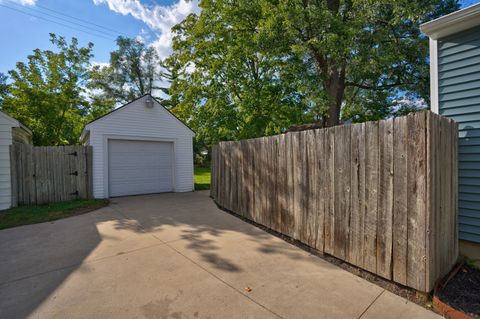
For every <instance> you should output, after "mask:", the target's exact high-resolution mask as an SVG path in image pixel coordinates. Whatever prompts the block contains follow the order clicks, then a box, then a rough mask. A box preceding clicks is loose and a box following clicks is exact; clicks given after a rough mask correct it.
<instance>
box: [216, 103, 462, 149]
mask: <svg viewBox="0 0 480 319" xmlns="http://www.w3.org/2000/svg"><path fill="white" fill-rule="evenodd" d="M422 112H425V113H428V114H430V116H431V117H432V118H433V119H434V120H440V119H442V120H444V121H447V122H448V123H449V124H453V123H455V121H454V120H453V119H451V118H447V117H443V116H441V115H439V114H437V113H434V112H432V111H430V110H425V111H417V112H411V113H409V114H407V115H402V116H397V117H391V118H388V119H382V120H377V121H366V122H362V123H344V124H339V125H336V126H331V127H324V128H315V129H306V130H303V131H294V132H284V133H280V134H275V135H268V136H260V137H253V138H247V139H242V140H233V141H219V142H218V143H219V144H229V143H237V142H240V141H247V142H249V141H258V140H262V139H264V138H270V137H272V138H273V137H278V136H282V135H296V134H301V133H304V132H310V131H314V132H328V131H332V130H335V128H338V127H345V126H349V127H351V128H352V129H353V127H356V126H362V125H363V126H365V125H368V124H370V123H374V124H375V125H377V124H378V125H383V123H390V122H394V120H395V119H401V118H411V117H413V116H415V114H418V113H422Z"/></svg>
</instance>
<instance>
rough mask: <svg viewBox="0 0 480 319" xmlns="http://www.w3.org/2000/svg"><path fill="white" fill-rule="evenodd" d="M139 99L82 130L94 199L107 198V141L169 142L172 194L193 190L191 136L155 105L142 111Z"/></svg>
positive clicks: (142, 103) (169, 115) (187, 130)
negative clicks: (90, 156) (88, 153)
mask: <svg viewBox="0 0 480 319" xmlns="http://www.w3.org/2000/svg"><path fill="white" fill-rule="evenodd" d="M144 99H145V97H143V98H140V99H138V100H136V101H134V102H132V103H130V104H128V105H126V106H124V107H122V108H121V109H119V110H117V111H114V112H112V113H111V114H109V115H107V116H105V117H103V118H100V119H98V120H97V121H95V122H93V123H90V124H89V125H87V126H86V127H85V129H86V130H89V131H90V135H89V138H88V140H87V141H85V144H89V145H91V146H92V147H93V193H94V196H95V197H96V198H106V197H108V196H109V194H108V176H107V172H106V171H108V167H107V161H108V155H107V153H108V151H107V150H108V141H107V138H111V139H114V138H118V139H133V140H135V139H139V140H142V139H143V140H161V139H165V140H171V141H173V142H174V156H175V158H174V162H175V163H174V190H175V191H176V192H188V191H192V190H193V145H192V143H193V136H194V133H193V132H192V131H191V130H190V129H189V128H187V127H186V126H185V125H184V124H183V123H181V122H180V121H179V120H178V119H177V118H175V117H174V116H173V115H172V114H170V112H168V111H167V110H165V109H164V108H163V107H162V106H160V105H159V104H158V103H157V102H156V101H155V102H154V105H155V106H154V107H153V108H146V107H145V105H144Z"/></svg>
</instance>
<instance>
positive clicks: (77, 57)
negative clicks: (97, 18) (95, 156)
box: [0, 34, 111, 145]
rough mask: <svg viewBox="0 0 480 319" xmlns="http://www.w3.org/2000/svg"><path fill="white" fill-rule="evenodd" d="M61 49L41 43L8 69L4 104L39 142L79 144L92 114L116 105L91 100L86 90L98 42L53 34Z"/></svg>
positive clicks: (3, 97)
mask: <svg viewBox="0 0 480 319" xmlns="http://www.w3.org/2000/svg"><path fill="white" fill-rule="evenodd" d="M50 41H51V42H52V44H54V45H55V46H56V48H57V52H53V51H50V50H44V51H42V50H40V49H36V50H34V51H33V54H31V55H29V56H28V58H27V60H28V62H26V63H24V62H18V63H17V65H16V69H14V70H11V71H9V72H8V73H9V75H10V79H11V83H9V84H8V87H7V89H6V90H4V91H3V92H0V94H1V109H2V111H5V112H7V113H8V114H10V115H11V116H13V117H15V118H16V119H18V120H19V121H21V122H22V123H24V124H25V125H26V126H27V127H29V128H30V129H31V130H32V132H33V142H34V144H35V145H61V144H77V143H78V139H79V136H80V133H81V130H82V128H83V126H84V124H86V123H87V122H88V121H89V120H91V119H93V118H94V117H96V116H98V115H101V114H104V113H105V112H107V111H109V110H110V109H111V105H105V104H103V103H98V104H91V103H90V102H89V100H88V99H87V96H86V90H85V83H86V81H88V79H89V69H90V58H91V57H92V53H91V52H92V48H93V44H92V43H89V44H88V45H87V46H86V47H79V46H78V41H77V39H76V38H72V40H71V42H70V43H67V41H66V40H65V38H64V37H57V36H56V35H54V34H50Z"/></svg>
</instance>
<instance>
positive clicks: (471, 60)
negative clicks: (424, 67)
mask: <svg viewBox="0 0 480 319" xmlns="http://www.w3.org/2000/svg"><path fill="white" fill-rule="evenodd" d="M438 83H439V84H438V96H439V113H440V114H441V115H443V116H447V117H449V118H452V119H454V120H455V121H457V122H458V124H459V150H458V151H459V157H458V158H459V172H458V174H459V202H458V206H459V238H460V239H464V240H470V241H474V242H478V243H480V28H479V27H476V28H473V29H471V30H468V31H466V32H462V33H461V34H456V35H452V36H449V37H447V38H444V39H440V40H439V42H438Z"/></svg>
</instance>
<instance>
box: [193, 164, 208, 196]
mask: <svg viewBox="0 0 480 319" xmlns="http://www.w3.org/2000/svg"><path fill="white" fill-rule="evenodd" d="M194 171H195V176H194V179H195V190H197V191H198V190H202V189H210V167H195V170H194Z"/></svg>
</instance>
